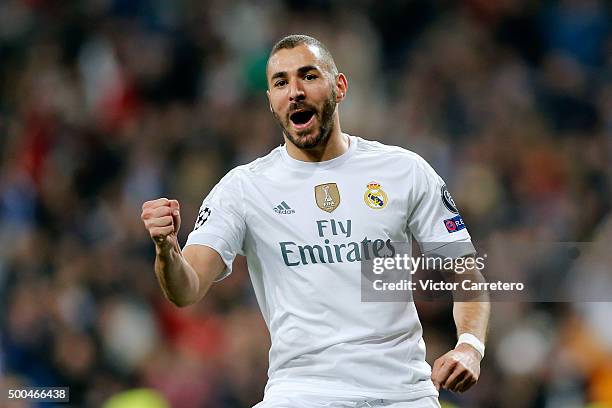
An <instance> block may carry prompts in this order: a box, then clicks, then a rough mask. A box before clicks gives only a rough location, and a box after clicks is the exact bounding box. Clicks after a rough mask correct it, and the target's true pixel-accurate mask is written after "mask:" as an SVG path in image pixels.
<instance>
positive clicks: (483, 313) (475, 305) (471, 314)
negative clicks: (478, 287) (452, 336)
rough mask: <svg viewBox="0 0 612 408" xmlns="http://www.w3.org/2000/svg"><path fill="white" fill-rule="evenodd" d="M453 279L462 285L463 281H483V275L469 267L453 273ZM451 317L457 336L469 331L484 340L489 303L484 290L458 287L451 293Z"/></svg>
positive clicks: (487, 322)
mask: <svg viewBox="0 0 612 408" xmlns="http://www.w3.org/2000/svg"><path fill="white" fill-rule="evenodd" d="M454 281H455V282H456V283H458V286H459V287H462V285H461V284H462V283H463V282H471V283H484V282H486V280H485V278H484V276H483V275H482V273H481V272H480V270H478V269H477V268H470V269H468V270H466V271H464V272H463V273H455V274H454ZM453 297H454V304H453V318H454V320H455V326H456V328H457V336H460V335H462V334H464V333H469V334H472V335H474V336H476V337H477V338H478V339H479V340H480V341H481V342H482V343H484V342H485V338H486V335H487V327H488V324H489V314H490V310H491V305H490V303H489V294H488V292H487V291H486V290H482V291H475V292H472V291H466V290H463V289H459V290H457V291H456V292H454V293H453Z"/></svg>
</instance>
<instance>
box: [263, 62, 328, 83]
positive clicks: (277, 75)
mask: <svg viewBox="0 0 612 408" xmlns="http://www.w3.org/2000/svg"><path fill="white" fill-rule="evenodd" d="M313 70H314V71H318V70H319V68H317V67H315V66H314V65H305V66H303V67H299V68H298V70H297V72H298V75H303V74H305V73H307V72H308V71H313ZM286 76H287V72H286V71H279V72H275V73H274V74H272V77H270V81H274V80H275V79H276V78H284V77H286Z"/></svg>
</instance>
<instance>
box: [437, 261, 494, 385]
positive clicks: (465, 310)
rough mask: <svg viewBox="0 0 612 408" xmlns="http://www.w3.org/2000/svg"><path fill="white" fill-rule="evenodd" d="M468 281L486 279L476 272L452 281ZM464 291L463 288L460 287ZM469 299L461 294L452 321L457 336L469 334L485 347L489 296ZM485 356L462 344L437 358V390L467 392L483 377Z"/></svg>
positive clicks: (455, 303)
mask: <svg viewBox="0 0 612 408" xmlns="http://www.w3.org/2000/svg"><path fill="white" fill-rule="evenodd" d="M466 279H469V280H470V281H472V282H484V281H485V279H484V277H483V276H482V274H481V273H480V271H479V270H478V269H476V268H473V269H470V270H467V271H466V272H465V273H463V274H455V275H454V276H453V280H454V281H455V282H461V281H463V280H466ZM459 287H461V284H459ZM468 296H469V295H466V292H463V291H460V292H459V293H458V294H457V295H456V297H455V301H454V303H453V317H454V320H455V326H456V327H457V334H458V336H460V335H461V334H464V333H468V334H472V335H473V336H475V337H476V338H478V339H479V340H480V341H481V342H482V343H483V344H484V343H485V340H486V332H487V326H488V323H489V314H490V304H489V301H488V295H487V294H486V292H482V293H478V294H477V295H476V296H477V297H475V298H469V300H470V301H460V300H468V299H466V298H467V297H468ZM482 358H483V356H482V355H481V354H480V353H479V352H478V350H477V349H476V348H474V347H473V346H471V345H469V344H466V343H461V344H458V345H457V346H456V347H455V348H454V349H453V350H451V351H449V352H448V353H446V354H444V355H443V356H442V357H440V358H438V359H437V360H436V361H435V363H434V367H433V370H432V376H431V378H432V381H433V382H434V385H435V386H436V388H438V389H440V388H444V389H448V390H450V391H457V392H463V391H467V390H468V389H469V388H470V387H472V386H473V385H474V384H476V382H477V381H478V378H479V377H480V361H481V360H482Z"/></svg>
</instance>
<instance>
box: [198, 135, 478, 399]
mask: <svg viewBox="0 0 612 408" xmlns="http://www.w3.org/2000/svg"><path fill="white" fill-rule="evenodd" d="M349 138H350V145H349V148H348V150H347V151H346V152H345V153H344V154H342V155H341V156H339V157H336V158H334V159H332V160H329V161H325V162H316V163H312V162H303V161H298V160H295V159H293V158H292V157H290V156H289V154H288V153H287V150H286V147H285V146H279V147H278V148H276V149H274V150H273V151H272V152H270V153H269V154H268V155H267V156H265V157H262V158H260V159H257V160H255V161H254V162H252V163H250V164H247V165H244V166H240V167H237V168H235V169H233V170H232V171H230V172H229V173H228V174H227V175H226V176H225V177H224V178H223V179H222V180H221V181H220V182H219V183H218V184H217V186H216V187H215V188H214V189H213V190H212V191H211V192H210V193H209V195H208V196H207V197H206V198H205V199H204V202H203V204H202V207H201V208H200V212H199V215H198V218H197V221H196V225H195V228H194V230H193V232H191V233H190V234H189V237H188V240H187V244H186V245H206V246H209V247H211V248H213V249H214V250H216V251H217V252H218V253H219V254H220V255H221V257H222V258H223V260H224V262H225V264H226V270H225V272H224V274H223V275H222V276H221V277H220V278H219V279H222V278H224V277H226V276H227V275H229V274H230V273H231V267H232V262H233V260H234V258H235V256H236V254H242V255H245V256H246V258H247V263H248V269H249V274H250V277H251V281H252V283H253V287H254V290H255V295H256V297H257V301H258V303H259V306H260V308H261V312H262V314H263V317H264V320H265V322H266V324H267V326H268V329H269V331H270V335H271V340H272V345H271V349H270V355H269V359H270V361H269V363H270V366H269V371H268V377H269V380H268V384H267V386H266V392H271V390H274V389H278V390H283V389H285V390H288V391H290V390H305V391H309V390H310V391H312V390H317V391H319V392H329V393H331V394H334V395H347V396H353V395H364V396H365V397H376V398H390V399H403V398H420V397H422V396H428V395H436V394H437V392H436V390H435V388H434V387H433V384H432V382H431V380H430V377H431V368H430V367H429V365H428V364H427V363H426V362H425V344H424V342H423V339H422V329H421V325H420V322H419V319H418V316H417V311H416V309H415V306H414V303H412V302H362V301H361V269H360V261H361V260H363V259H370V258H371V257H373V256H377V255H378V254H377V253H376V252H377V251H379V250H381V248H384V247H385V246H387V245H389V243H390V242H410V239H411V236H414V237H415V238H416V239H417V240H418V241H419V242H420V243H421V244H422V246H423V248H422V249H423V250H424V251H430V250H431V251H433V250H436V251H438V252H441V253H443V252H444V247H445V245H446V243H450V242H459V241H463V242H467V243H469V242H470V235H469V234H468V231H467V228H465V225H464V224H463V222H462V221H461V218H460V216H459V215H458V213H457V209H456V208H455V205H454V202H453V200H452V198H451V196H450V194H449V193H448V190H447V189H446V187H445V185H444V182H443V181H442V179H441V178H440V177H439V176H438V175H437V174H436V172H435V171H434V170H433V169H432V168H431V167H430V166H429V165H428V164H427V163H426V162H425V160H423V159H422V158H421V157H420V156H418V155H417V154H415V153H413V152H410V151H408V150H405V149H403V148H399V147H394V146H386V145H383V144H381V143H378V142H373V141H368V140H364V139H362V138H359V137H355V136H349ZM459 221H461V222H459ZM434 243H437V244H434ZM428 246H431V247H428ZM469 247H471V248H472V250H473V246H471V244H469ZM464 248H465V246H464ZM469 252H470V251H468V252H466V253H455V254H453V256H462V255H467V253H469Z"/></svg>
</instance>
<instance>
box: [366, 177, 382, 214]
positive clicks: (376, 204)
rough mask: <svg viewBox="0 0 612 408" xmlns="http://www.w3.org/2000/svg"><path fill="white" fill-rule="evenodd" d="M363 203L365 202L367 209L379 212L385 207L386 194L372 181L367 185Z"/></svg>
mask: <svg viewBox="0 0 612 408" xmlns="http://www.w3.org/2000/svg"><path fill="white" fill-rule="evenodd" d="M363 201H365V203H366V204H367V205H368V207H370V208H373V209H375V210H380V209H383V208H385V207H386V206H387V201H388V198H387V193H385V192H384V191H383V189H382V188H381V186H380V184H378V183H377V182H375V181H372V182H371V183H368V185H367V190H366V192H365V194H364V195H363Z"/></svg>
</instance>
